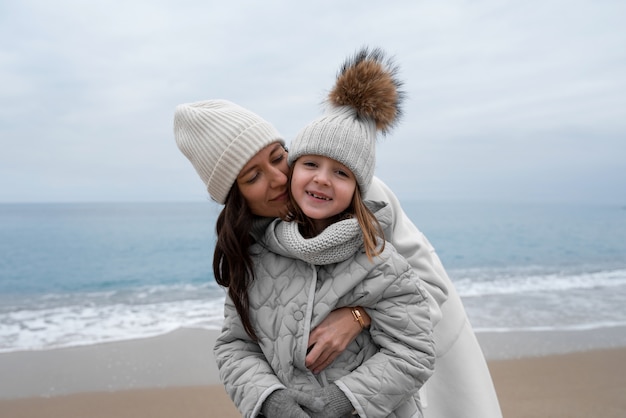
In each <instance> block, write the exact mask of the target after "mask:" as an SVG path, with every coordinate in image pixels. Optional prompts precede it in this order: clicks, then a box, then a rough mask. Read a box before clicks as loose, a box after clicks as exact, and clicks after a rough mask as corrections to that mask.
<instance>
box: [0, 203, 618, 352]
mask: <svg viewBox="0 0 626 418" xmlns="http://www.w3.org/2000/svg"><path fill="white" fill-rule="evenodd" d="M403 205H404V209H405V211H406V212H407V214H408V215H409V216H410V218H411V219H412V220H413V221H414V223H415V224H416V225H417V226H418V227H419V228H420V229H421V230H422V231H423V232H424V233H425V234H426V236H427V237H428V238H429V240H430V241H431V243H432V244H433V245H434V246H435V247H436V249H437V252H438V254H439V256H440V258H441V259H442V262H443V263H444V265H445V266H446V269H447V271H448V274H449V275H450V277H451V279H452V280H453V282H454V284H455V286H456V288H457V290H458V292H459V293H460V295H461V297H462V299H463V302H464V304H465V307H466V309H467V312H468V315H469V317H470V320H471V322H472V324H473V326H474V328H475V329H476V331H478V332H481V331H499V332H511V331H516V330H567V329H593V328H603V327H613V326H620V325H626V207H619V206H601V205H565V204H550V205H546V204H544V205H542V204H510V203H493V202H484V203H464V202H404V203H403ZM218 211H219V207H218V206H217V205H214V204H213V203H209V202H204V203H202V202H201V203H90V204H0V353H2V352H11V351H20V350H42V349H51V348H57V347H68V346H77V345H88V344H95V343H100V342H109V341H118V340H124V339H132V338H142V337H148V336H154V335H159V334H163V333H167V332H169V331H172V330H174V329H177V328H181V327H185V328H205V329H219V328H220V326H221V323H222V318H221V317H222V305H223V299H224V291H223V289H221V288H220V287H219V286H217V285H216V283H215V281H214V279H213V275H212V267H211V261H212V251H213V245H214V242H215V235H214V224H215V219H216V216H217V213H218Z"/></svg>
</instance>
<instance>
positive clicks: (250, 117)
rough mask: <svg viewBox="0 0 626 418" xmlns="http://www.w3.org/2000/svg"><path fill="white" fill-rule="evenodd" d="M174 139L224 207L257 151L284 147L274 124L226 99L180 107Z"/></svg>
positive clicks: (175, 116) (214, 198) (215, 198)
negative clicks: (240, 175)
mask: <svg viewBox="0 0 626 418" xmlns="http://www.w3.org/2000/svg"><path fill="white" fill-rule="evenodd" d="M174 137H175V138H176V144H177V145H178V148H179V149H180V150H181V151H182V153H183V154H185V156H186V157H187V158H188V159H189V161H191V164H192V165H193V166H194V168H195V169H196V171H197V172H198V174H199V175H200V178H201V179H202V181H203V182H204V184H205V185H206V188H207V190H208V192H209V194H210V195H211V198H212V199H213V200H215V201H216V202H218V203H221V204H223V203H224V201H225V200H226V196H227V195H228V192H229V191H230V189H231V188H232V186H233V184H234V183H235V181H236V180H237V176H238V175H239V173H240V172H241V169H242V168H243V167H244V166H245V165H246V164H247V163H248V161H250V159H251V158H252V157H254V156H255V154H256V153H257V152H259V151H260V150H262V149H263V148H265V147H266V146H268V145H269V144H271V143H273V142H280V143H281V144H283V145H284V144H285V141H284V139H283V137H282V136H281V135H280V133H278V131H277V130H276V128H274V126H273V125H272V124H270V123H269V122H267V121H266V120H264V119H263V118H261V117H260V116H259V115H257V114H255V113H253V112H251V111H249V110H247V109H244V108H243V107H241V106H238V105H236V104H234V103H231V102H229V101H227V100H205V101H201V102H195V103H186V104H181V105H178V106H177V107H176V111H175V112H174Z"/></svg>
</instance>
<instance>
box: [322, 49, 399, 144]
mask: <svg viewBox="0 0 626 418" xmlns="http://www.w3.org/2000/svg"><path fill="white" fill-rule="evenodd" d="M397 73H398V67H397V66H395V65H394V64H393V62H392V60H391V59H389V58H385V56H384V53H383V51H382V50H380V49H378V48H376V49H373V50H372V51H370V50H369V49H368V48H363V49H361V50H360V51H358V52H357V53H356V54H355V55H354V57H352V58H349V59H348V60H347V61H346V62H345V63H344V64H343V66H342V67H341V70H340V71H339V74H338V75H337V81H336V83H335V86H334V87H333V89H332V90H331V92H330V93H329V95H328V100H329V102H330V104H331V105H332V106H350V107H352V108H353V109H354V110H355V111H356V114H357V116H358V117H359V118H369V119H372V120H373V121H374V122H375V123H376V129H377V130H379V131H380V132H382V133H383V134H386V133H387V132H388V131H389V130H390V129H391V128H393V127H394V126H395V124H396V123H397V122H398V120H399V119H400V116H401V115H402V109H401V106H400V105H401V104H402V101H403V99H404V92H403V91H401V90H400V89H401V87H402V83H401V82H400V81H399V80H398V79H397Z"/></svg>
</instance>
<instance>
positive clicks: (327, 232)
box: [275, 218, 363, 265]
mask: <svg viewBox="0 0 626 418" xmlns="http://www.w3.org/2000/svg"><path fill="white" fill-rule="evenodd" d="M275 225H276V230H275V233H276V239H277V240H278V241H279V243H280V244H281V245H282V246H283V248H284V249H285V250H286V251H287V252H288V253H289V254H290V255H291V256H293V257H294V258H299V259H300V260H303V261H306V262H308V263H312V264H315V265H325V264H333V263H338V262H341V261H344V260H347V259H348V258H349V257H351V256H352V255H353V254H354V253H356V252H357V251H358V250H359V249H360V248H361V246H362V245H363V234H362V232H361V227H360V226H359V223H358V221H357V220H356V219H353V218H351V219H345V220H342V221H339V222H335V223H334V224H332V225H330V226H328V227H327V228H326V229H324V230H323V231H322V233H321V234H319V235H317V236H316V237H313V238H304V237H303V236H302V234H300V231H299V230H298V224H297V223H296V222H280V223H277V224H275Z"/></svg>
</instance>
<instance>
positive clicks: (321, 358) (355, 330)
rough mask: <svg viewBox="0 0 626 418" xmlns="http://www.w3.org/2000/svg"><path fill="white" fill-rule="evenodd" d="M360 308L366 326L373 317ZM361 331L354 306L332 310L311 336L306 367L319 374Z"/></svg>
mask: <svg viewBox="0 0 626 418" xmlns="http://www.w3.org/2000/svg"><path fill="white" fill-rule="evenodd" d="M357 309H359V312H361V316H362V317H363V321H364V323H365V326H366V327H369V325H370V322H371V319H370V317H369V315H368V314H367V312H365V310H364V309H362V308H357ZM360 333H361V325H360V324H359V322H358V321H355V319H354V315H352V308H348V307H344V308H338V309H335V310H334V311H332V312H331V313H330V314H329V315H328V316H327V317H326V318H325V319H324V320H323V321H322V322H321V323H320V324H319V325H318V326H317V327H316V328H315V329H314V330H313V331H311V335H310V336H309V354H307V356H306V359H305V364H306V367H307V368H308V369H309V370H311V371H312V372H313V373H315V374H317V373H319V372H321V371H322V370H324V369H325V368H326V367H328V365H329V364H330V363H332V362H333V361H334V360H335V359H336V358H337V356H339V354H341V353H342V352H343V350H345V349H346V347H348V344H350V343H351V342H352V340H354V339H355V338H356V336H357V335H359V334H360Z"/></svg>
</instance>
